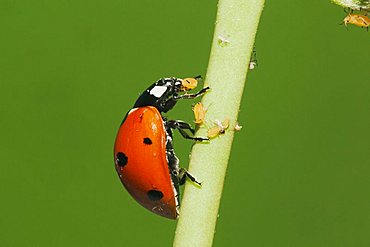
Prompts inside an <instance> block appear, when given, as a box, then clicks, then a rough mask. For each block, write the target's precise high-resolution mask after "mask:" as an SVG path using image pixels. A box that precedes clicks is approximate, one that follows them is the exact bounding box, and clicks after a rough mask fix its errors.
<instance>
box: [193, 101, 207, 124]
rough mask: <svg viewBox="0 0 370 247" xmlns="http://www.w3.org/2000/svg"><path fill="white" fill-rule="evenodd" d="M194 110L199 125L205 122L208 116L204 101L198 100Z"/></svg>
mask: <svg viewBox="0 0 370 247" xmlns="http://www.w3.org/2000/svg"><path fill="white" fill-rule="evenodd" d="M193 112H194V118H195V121H194V122H195V123H196V124H198V125H201V124H203V123H204V118H205V116H206V110H205V109H204V106H203V104H202V102H198V103H196V104H195V105H194V106H193Z"/></svg>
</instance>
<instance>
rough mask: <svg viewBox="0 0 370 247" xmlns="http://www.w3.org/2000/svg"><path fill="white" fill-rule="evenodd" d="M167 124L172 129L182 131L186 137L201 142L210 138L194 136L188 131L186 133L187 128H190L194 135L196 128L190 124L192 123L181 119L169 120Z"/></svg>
mask: <svg viewBox="0 0 370 247" xmlns="http://www.w3.org/2000/svg"><path fill="white" fill-rule="evenodd" d="M167 125H168V127H170V128H171V129H177V130H178V131H179V132H180V134H181V135H182V136H183V137H184V138H186V139H190V140H194V141H200V142H201V141H208V140H209V139H208V138H204V137H193V136H190V135H189V134H188V133H186V131H185V130H189V131H190V132H191V133H192V134H193V135H194V133H195V130H194V129H193V128H192V127H191V126H190V124H188V123H186V122H183V121H180V120H169V121H167Z"/></svg>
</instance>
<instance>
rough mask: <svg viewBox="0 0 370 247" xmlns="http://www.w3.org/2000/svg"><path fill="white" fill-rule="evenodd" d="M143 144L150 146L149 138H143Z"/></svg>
mask: <svg viewBox="0 0 370 247" xmlns="http://www.w3.org/2000/svg"><path fill="white" fill-rule="evenodd" d="M144 143H145V144H148V145H150V144H152V140H150V138H149V137H145V138H144Z"/></svg>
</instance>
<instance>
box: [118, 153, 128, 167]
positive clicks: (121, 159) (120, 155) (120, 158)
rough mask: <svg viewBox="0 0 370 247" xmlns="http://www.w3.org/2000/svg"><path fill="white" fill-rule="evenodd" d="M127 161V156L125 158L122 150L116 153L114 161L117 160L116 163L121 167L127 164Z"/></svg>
mask: <svg viewBox="0 0 370 247" xmlns="http://www.w3.org/2000/svg"><path fill="white" fill-rule="evenodd" d="M127 161H128V158H127V156H126V154H124V153H122V152H119V153H118V154H117V160H116V162H117V165H118V166H121V167H123V166H125V165H127Z"/></svg>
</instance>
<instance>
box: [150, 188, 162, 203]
mask: <svg viewBox="0 0 370 247" xmlns="http://www.w3.org/2000/svg"><path fill="white" fill-rule="evenodd" d="M147 194H148V197H149V199H150V200H152V201H158V200H161V199H162V197H163V193H162V192H161V191H159V190H149V191H148V192H147Z"/></svg>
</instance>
